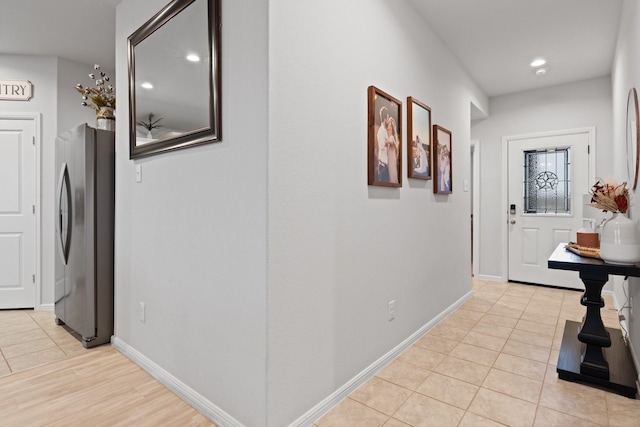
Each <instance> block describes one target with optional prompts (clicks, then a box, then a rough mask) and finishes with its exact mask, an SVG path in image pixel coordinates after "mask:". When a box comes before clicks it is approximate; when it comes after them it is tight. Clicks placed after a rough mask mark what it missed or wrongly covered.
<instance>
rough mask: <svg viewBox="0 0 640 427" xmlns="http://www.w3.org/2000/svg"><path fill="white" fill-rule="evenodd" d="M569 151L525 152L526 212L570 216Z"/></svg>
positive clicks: (562, 149)
mask: <svg viewBox="0 0 640 427" xmlns="http://www.w3.org/2000/svg"><path fill="white" fill-rule="evenodd" d="M569 150H570V148H554V149H548V150H531V151H524V152H523V153H524V175H523V176H524V182H523V186H524V213H527V214H570V213H571V178H570V177H571V173H570V172H571V171H570V166H571V162H570V156H569V154H570V153H569Z"/></svg>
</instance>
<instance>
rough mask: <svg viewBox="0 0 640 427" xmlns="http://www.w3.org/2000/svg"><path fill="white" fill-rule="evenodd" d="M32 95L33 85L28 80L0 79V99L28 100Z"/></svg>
mask: <svg viewBox="0 0 640 427" xmlns="http://www.w3.org/2000/svg"><path fill="white" fill-rule="evenodd" d="M31 96H33V85H32V84H31V82H30V81H28V80H1V79H0V100H3V99H4V100H13V101H28V100H30V99H31Z"/></svg>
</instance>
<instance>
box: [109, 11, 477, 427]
mask: <svg viewBox="0 0 640 427" xmlns="http://www.w3.org/2000/svg"><path fill="white" fill-rule="evenodd" d="M139 3H140V2H135V1H134V0H123V2H122V3H121V4H120V6H119V7H118V11H117V37H118V38H117V46H116V55H117V58H116V72H117V78H118V81H126V68H127V65H126V37H127V36H128V35H129V34H131V33H132V32H133V31H134V30H135V29H136V28H137V27H138V26H139V25H140V24H142V23H143V22H144V20H146V19H147V18H148V17H149V15H150V14H151V13H152V12H153V11H155V10H158V9H160V8H161V7H162V6H163V3H164V2H162V1H161V0H154V1H152V2H151V3H148V2H145V4H144V5H141V4H139ZM222 8H223V26H222V40H223V48H222V52H223V54H222V55H223V56H222V66H223V73H222V76H223V77H222V80H223V88H222V92H223V95H222V96H223V98H222V99H223V105H222V107H223V108H222V114H223V142H221V143H219V144H215V145H209V146H204V147H199V148H193V149H189V150H182V151H178V152H174V153H169V154H165V155H161V156H155V157H150V158H148V159H144V160H140V161H136V162H133V161H130V160H129V158H128V149H127V144H128V139H127V138H128V137H127V135H128V134H127V129H126V126H120V125H119V126H118V130H117V141H118V142H117V144H118V150H117V200H116V205H117V213H116V230H117V231H116V336H117V337H118V339H121V340H122V341H123V342H125V343H127V344H128V345H130V346H131V347H133V348H134V349H136V350H137V351H139V352H140V353H142V354H143V355H145V356H146V357H147V358H149V359H150V360H152V361H153V362H155V363H156V364H158V365H160V366H161V367H162V368H164V369H165V370H166V371H168V372H170V373H171V374H172V375H174V376H175V377H177V378H178V379H179V380H180V381H182V382H183V383H185V384H186V385H188V386H189V387H191V388H192V389H194V390H195V391H196V392H198V393H200V394H201V395H202V396H203V397H205V398H206V399H208V400H209V401H210V402H212V403H214V404H215V405H217V406H218V407H220V408H222V409H223V410H224V411H226V412H227V413H229V414H230V415H232V416H233V417H235V418H236V419H238V420H239V421H240V422H242V423H244V424H246V425H249V426H263V425H268V426H283V425H287V424H288V423H291V422H292V421H294V420H295V419H296V418H298V417H300V416H301V415H303V414H304V413H305V412H306V411H308V410H310V409H311V408H312V407H314V406H315V405H317V404H318V403H319V402H321V401H322V400H323V399H324V398H325V397H327V396H328V395H330V394H331V393H333V392H334V391H335V390H337V389H339V388H340V387H341V386H343V385H344V384H345V383H346V382H347V381H349V380H350V379H351V378H353V377H354V376H355V375H357V374H358V373H360V372H362V371H363V370H365V369H366V368H367V367H368V366H370V365H371V364H372V363H374V362H375V361H376V360H377V359H379V358H380V357H382V356H383V355H384V354H385V353H387V352H388V351H390V350H391V349H393V348H394V347H395V346H397V345H398V344H399V343H401V342H402V341H403V340H405V339H406V338H407V337H409V336H410V335H411V334H413V333H414V332H415V331H417V330H418V329H419V328H420V327H422V326H424V325H425V324H427V323H428V322H429V321H430V320H432V319H433V318H434V317H435V316H437V315H438V314H440V313H441V312H442V311H443V310H445V309H447V308H448V307H450V306H451V305H452V304H454V303H455V302H456V301H458V300H459V299H460V298H462V297H463V296H464V295H466V294H467V293H468V292H469V291H470V288H471V287H470V284H471V283H470V282H471V280H470V274H469V265H470V255H469V253H470V248H469V228H468V222H469V221H468V218H469V214H470V201H469V193H465V192H463V191H462V187H463V180H465V179H470V175H469V174H470V166H469V138H470V132H469V128H470V117H469V105H470V103H471V102H472V101H473V102H475V103H476V104H477V105H481V106H483V107H486V104H487V100H486V97H485V96H484V95H483V94H482V93H481V91H480V90H479V89H478V88H477V87H476V86H475V84H474V83H473V82H472V81H471V79H470V78H469V76H468V75H467V74H466V73H465V72H464V71H463V70H462V68H461V67H460V65H459V64H458V63H457V61H456V60H455V59H454V58H453V57H452V55H451V54H450V53H449V52H448V50H447V49H446V48H445V47H444V46H443V45H442V44H441V43H440V42H439V40H438V39H437V37H435V35H434V34H433V33H431V32H430V31H429V30H428V28H426V27H425V25H424V23H423V22H422V21H421V20H420V19H419V18H417V14H416V12H415V10H413V9H412V8H411V7H410V6H409V5H408V3H407V2H406V1H400V2H393V4H392V3H390V2H388V1H383V0H376V1H365V0H358V1H354V2H347V3H345V2H341V1H337V0H330V1H327V2H311V3H309V2H305V4H304V6H301V4H300V3H299V2H297V1H292V0H277V1H271V2H269V4H268V6H267V5H265V4H264V2H261V1H258V0H253V1H251V2H250V3H249V4H247V3H246V2H232V1H225V0H223V1H222ZM267 8H268V9H267ZM338 11H339V13H337V12H338ZM267 24H268V27H267ZM267 28H268V30H267ZM354 28H357V29H358V30H357V31H354ZM380 28H386V30H385V31H383V32H381V31H380ZM310 29H312V30H310ZM267 43H268V44H267ZM267 52H268V57H267ZM425 52H429V55H435V57H437V58H438V61H437V62H435V63H434V61H432V60H431V58H433V56H427V55H426V54H425ZM407 61H408V62H407ZM267 78H268V80H267ZM370 84H374V85H376V86H378V87H379V88H381V89H383V90H385V91H388V92H389V93H390V94H392V95H394V96H396V97H398V98H399V99H401V100H402V101H403V108H404V100H405V99H406V97H407V96H409V95H411V96H415V97H417V98H418V99H420V100H421V101H423V102H425V103H427V104H428V105H430V106H431V107H432V109H433V119H434V123H438V124H441V125H442V126H444V127H446V128H448V129H450V130H452V132H453V153H454V154H453V168H454V170H453V176H454V180H453V188H454V193H453V194H452V195H450V196H435V195H434V194H433V191H432V182H431V181H408V180H407V179H406V172H404V174H405V178H404V186H403V187H402V188H401V189H390V188H380V187H377V188H374V187H368V186H367V183H366V164H367V163H366V153H367V149H366V147H367V124H366V117H367V113H366V111H367V86H368V85H370ZM267 94H268V97H267ZM125 97H126V90H125V88H124V86H122V85H121V87H119V91H118V98H119V99H124V98H125ZM267 100H268V105H267ZM118 110H119V114H120V115H125V116H126V114H127V111H126V106H123V105H122V104H120V105H119V108H118ZM119 123H122V121H120V122H119ZM404 124H406V122H405V123H404ZM404 124H403V125H404ZM456 156H457V157H456ZM403 163H404V162H403ZM136 164H138V165H140V166H141V167H142V183H139V184H137V183H135V165H136ZM267 199H268V202H267ZM267 237H268V239H267ZM391 299H395V300H396V301H397V314H396V316H397V317H396V320H395V321H393V322H388V320H387V306H388V302H389V300H391ZM139 302H145V303H146V306H147V320H146V322H145V323H142V322H140V321H139V320H138V304H139Z"/></svg>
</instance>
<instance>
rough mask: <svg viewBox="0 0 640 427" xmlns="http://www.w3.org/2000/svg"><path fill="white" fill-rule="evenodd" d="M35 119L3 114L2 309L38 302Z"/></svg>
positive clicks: (0, 168)
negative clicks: (8, 116) (9, 116)
mask: <svg viewBox="0 0 640 427" xmlns="http://www.w3.org/2000/svg"><path fill="white" fill-rule="evenodd" d="M35 129H36V122H35V120H34V119H21V118H7V117H0V309H8V308H34V307H35V303H36V283H35V281H36V278H35V274H36V247H37V242H36V238H37V236H36V226H37V216H36V197H37V186H36V185H37V183H36V177H37V171H36V167H37V161H36V152H37V150H36V146H35Z"/></svg>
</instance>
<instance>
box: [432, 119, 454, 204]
mask: <svg viewBox="0 0 640 427" xmlns="http://www.w3.org/2000/svg"><path fill="white" fill-rule="evenodd" d="M433 146H434V152H433V170H434V174H433V177H434V179H433V191H434V192H435V193H438V194H451V192H452V188H451V182H452V181H453V173H452V170H453V169H452V167H451V131H448V130H447V129H445V128H443V127H442V126H438V125H433Z"/></svg>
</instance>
